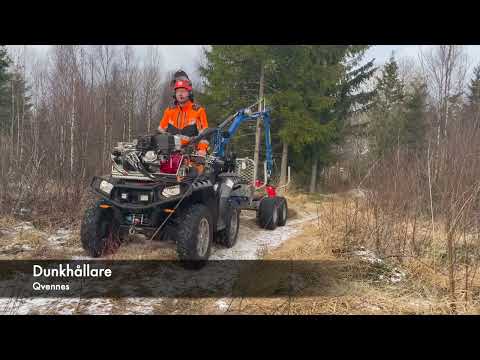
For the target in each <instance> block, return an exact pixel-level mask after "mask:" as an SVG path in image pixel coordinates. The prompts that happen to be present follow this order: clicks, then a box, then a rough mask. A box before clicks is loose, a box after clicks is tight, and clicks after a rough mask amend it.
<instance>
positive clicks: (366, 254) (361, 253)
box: [352, 247, 384, 264]
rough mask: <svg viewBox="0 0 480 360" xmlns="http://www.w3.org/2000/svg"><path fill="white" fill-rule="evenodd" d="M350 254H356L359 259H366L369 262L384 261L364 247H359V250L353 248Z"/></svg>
mask: <svg viewBox="0 0 480 360" xmlns="http://www.w3.org/2000/svg"><path fill="white" fill-rule="evenodd" d="M352 255H354V256H358V257H359V258H360V260H363V261H366V262H368V263H370V264H383V263H384V261H383V260H382V259H380V258H379V257H377V255H375V253H374V252H373V251H370V250H367V249H365V248H363V247H362V248H360V250H355V251H353V252H352Z"/></svg>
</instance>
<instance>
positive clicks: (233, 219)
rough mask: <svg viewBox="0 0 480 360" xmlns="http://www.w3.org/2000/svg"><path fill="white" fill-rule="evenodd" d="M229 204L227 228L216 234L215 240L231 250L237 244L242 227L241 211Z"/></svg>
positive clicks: (226, 218)
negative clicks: (239, 230)
mask: <svg viewBox="0 0 480 360" xmlns="http://www.w3.org/2000/svg"><path fill="white" fill-rule="evenodd" d="M227 204H228V205H227V208H226V214H225V224H226V225H227V226H226V227H225V229H223V230H220V231H219V232H218V233H217V234H216V239H215V240H216V242H217V243H218V244H220V245H223V246H225V247H227V248H231V247H233V246H235V244H236V243H237V238H238V229H239V227H240V210H239V209H238V208H236V207H235V206H233V204H232V203H231V202H228V203H227Z"/></svg>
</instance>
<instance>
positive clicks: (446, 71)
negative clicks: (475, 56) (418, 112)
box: [419, 45, 468, 144]
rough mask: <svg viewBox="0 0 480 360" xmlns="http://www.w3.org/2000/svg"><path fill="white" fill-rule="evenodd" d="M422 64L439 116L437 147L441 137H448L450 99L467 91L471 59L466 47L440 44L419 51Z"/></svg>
mask: <svg viewBox="0 0 480 360" xmlns="http://www.w3.org/2000/svg"><path fill="white" fill-rule="evenodd" d="M419 62H420V66H421V69H422V72H423V75H424V77H425V79H426V80H427V82H428V84H429V90H430V95H431V97H432V99H433V103H434V105H435V107H436V109H437V113H438V121H437V144H439V143H440V137H441V136H442V135H443V136H446V135H447V128H448V120H449V116H448V115H449V104H450V100H451V99H452V98H454V97H456V96H458V95H460V94H461V93H462V92H463V90H464V86H465V76H466V73H467V70H468V58H467V55H466V54H465V52H464V49H463V46H460V45H439V46H436V47H434V48H431V49H429V50H426V51H420V54H419Z"/></svg>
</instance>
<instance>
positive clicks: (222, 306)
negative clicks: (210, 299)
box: [215, 298, 230, 312]
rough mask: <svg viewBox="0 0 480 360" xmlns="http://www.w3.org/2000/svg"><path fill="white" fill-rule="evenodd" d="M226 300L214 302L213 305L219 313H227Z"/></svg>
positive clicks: (227, 304)
mask: <svg viewBox="0 0 480 360" xmlns="http://www.w3.org/2000/svg"><path fill="white" fill-rule="evenodd" d="M227 300H228V299H225V298H223V299H219V300H217V301H215V305H216V306H217V308H218V309H219V310H220V311H223V312H225V311H227V310H228V308H229V306H230V305H229V303H228V302H227Z"/></svg>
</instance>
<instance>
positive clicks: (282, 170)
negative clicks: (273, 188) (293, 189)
mask: <svg viewBox="0 0 480 360" xmlns="http://www.w3.org/2000/svg"><path fill="white" fill-rule="evenodd" d="M287 167H288V143H286V142H284V143H283V150H282V163H281V166H280V184H281V185H284V184H286V183H287V181H288V180H287Z"/></svg>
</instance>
